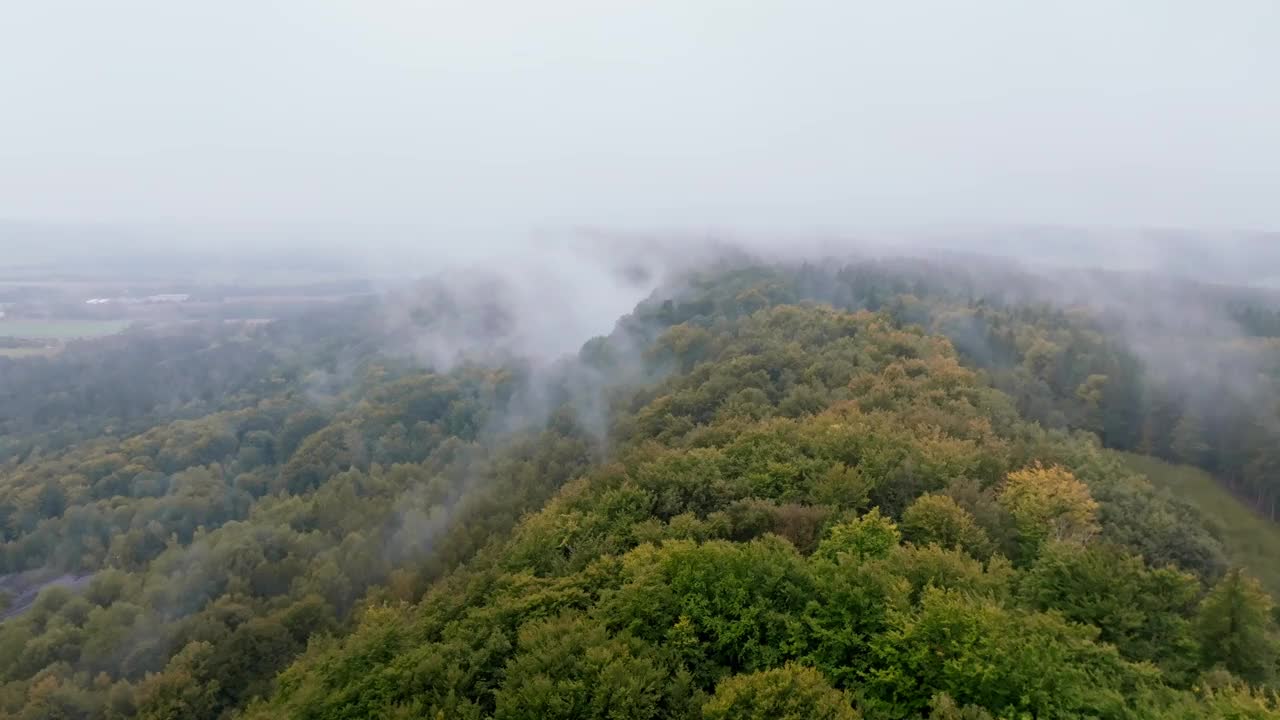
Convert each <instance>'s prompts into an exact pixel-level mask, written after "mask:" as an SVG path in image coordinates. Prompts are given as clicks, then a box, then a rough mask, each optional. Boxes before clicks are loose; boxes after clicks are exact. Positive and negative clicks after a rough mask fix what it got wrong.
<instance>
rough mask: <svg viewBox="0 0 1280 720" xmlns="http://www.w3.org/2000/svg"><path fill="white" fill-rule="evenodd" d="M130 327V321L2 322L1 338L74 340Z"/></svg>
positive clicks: (99, 335) (51, 320)
mask: <svg viewBox="0 0 1280 720" xmlns="http://www.w3.org/2000/svg"><path fill="white" fill-rule="evenodd" d="M128 326H129V321H128V320H58V319H50V320H0V337H16V338H29V339H33V340H72V339H75V338H91V337H102V336H104V335H114V334H115V333H118V332H120V331H121V330H124V329H125V328H126V327H128ZM21 349H25V348H21Z"/></svg>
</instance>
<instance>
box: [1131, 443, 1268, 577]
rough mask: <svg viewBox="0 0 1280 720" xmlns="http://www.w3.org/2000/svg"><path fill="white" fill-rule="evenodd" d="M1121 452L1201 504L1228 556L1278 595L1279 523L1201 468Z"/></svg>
mask: <svg viewBox="0 0 1280 720" xmlns="http://www.w3.org/2000/svg"><path fill="white" fill-rule="evenodd" d="M1121 455H1122V456H1123V457H1124V459H1125V462H1126V463H1127V464H1128V466H1129V467H1130V468H1132V469H1133V470H1134V471H1135V472H1140V473H1142V474H1144V475H1146V476H1147V477H1148V478H1149V479H1150V480H1151V482H1152V483H1153V484H1154V485H1155V486H1156V487H1158V488H1162V489H1165V490H1168V491H1169V492H1171V493H1173V494H1174V495H1176V496H1178V497H1180V498H1183V499H1185V500H1187V501H1188V502H1190V503H1192V504H1193V505H1195V506H1196V507H1198V508H1200V510H1201V511H1202V512H1204V514H1205V515H1207V516H1209V517H1210V518H1211V519H1212V520H1213V522H1214V523H1215V524H1216V525H1217V526H1218V531H1219V532H1220V534H1221V536H1222V540H1223V544H1224V545H1226V549H1227V556H1228V557H1229V558H1230V560H1231V561H1232V562H1233V563H1236V564H1238V565H1240V566H1242V567H1244V568H1246V569H1247V570H1248V571H1249V572H1250V573H1252V574H1253V575H1254V576H1255V577H1257V578H1258V580H1260V581H1261V582H1262V584H1263V585H1264V586H1266V588H1267V590H1268V591H1270V592H1271V594H1272V595H1280V562H1277V561H1278V560H1280V525H1277V524H1276V523H1273V522H1271V521H1270V520H1268V519H1266V518H1265V517H1263V516H1262V515H1259V514H1258V513H1256V512H1254V511H1253V509H1251V508H1249V507H1248V506H1247V505H1245V504H1244V503H1242V502H1240V501H1239V500H1237V499H1236V497H1235V496H1234V495H1232V494H1231V493H1229V492H1227V490H1225V489H1224V488H1223V487H1222V486H1221V485H1219V484H1218V483H1217V482H1215V481H1214V479H1213V478H1212V477H1210V476H1209V474H1208V473H1206V472H1204V471H1203V470H1199V469H1197V468H1193V467H1189V466H1187V465H1172V464H1170V463H1167V462H1164V461H1163V460H1158V459H1156V458H1152V457H1148V456H1146V455H1134V454H1131V453H1121Z"/></svg>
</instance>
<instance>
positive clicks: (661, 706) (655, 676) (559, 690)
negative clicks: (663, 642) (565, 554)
mask: <svg viewBox="0 0 1280 720" xmlns="http://www.w3.org/2000/svg"><path fill="white" fill-rule="evenodd" d="M519 648H520V649H519V651H518V652H517V653H516V655H515V657H513V658H512V659H511V661H510V662H508V663H507V666H506V668H505V670H504V681H503V683H502V687H501V688H500V689H499V690H498V692H497V694H496V696H495V703H496V705H495V708H496V709H495V712H494V718H495V720H522V719H523V718H546V719H547V720H557V719H563V720H589V719H592V718H598V719H599V720H633V719H634V720H641V719H647V718H661V717H670V716H672V715H673V714H676V711H677V710H679V709H681V708H685V706H687V703H688V702H689V692H688V691H689V688H688V686H687V682H682V681H681V679H680V678H676V677H671V676H670V675H669V674H668V672H667V671H666V670H665V669H664V668H663V667H662V665H661V662H660V661H659V660H658V658H657V656H656V654H655V653H654V652H653V651H652V650H651V649H649V648H647V647H646V646H645V645H644V643H641V642H639V641H638V640H635V639H631V638H627V637H619V638H610V637H608V635H607V634H606V632H605V630H604V628H603V627H602V626H600V625H599V624H597V623H593V622H591V621H588V620H585V619H583V618H581V617H573V616H564V617H559V618H555V619H552V620H547V621H544V622H537V623H533V624H530V625H526V626H525V627H523V628H521V630H520V638H519ZM685 709H687V708H685Z"/></svg>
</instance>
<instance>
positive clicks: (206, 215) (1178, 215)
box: [0, 0, 1280, 232]
mask: <svg viewBox="0 0 1280 720" xmlns="http://www.w3.org/2000/svg"><path fill="white" fill-rule="evenodd" d="M0 5H2V9H0V218H7V219H19V220H42V221H68V222H81V221H110V222H173V221H178V222H183V223H205V222H209V223H214V222H216V223H240V222H267V221H269V222H279V223H291V222H308V223H327V222H339V221H341V222H346V223H358V224H360V223H390V224H404V225H411V226H415V227H418V226H420V227H427V228H443V229H486V230H498V231H502V232H508V231H510V232H523V231H527V230H529V229H531V228H548V227H562V226H579V225H591V226H605V227H618V228H682V229H690V228H695V229H696V228H699V227H721V228H725V227H732V228H746V229H761V228H788V229H791V230H804V229H807V228H824V229H839V228H845V227H856V226H863V225H867V224H881V223H891V224H892V223H913V224H918V223H949V222H963V223H989V222H991V223H1028V222H1030V223H1068V224H1073V225H1112V226H1116V225H1122V226H1128V225H1161V226H1188V227H1207V228H1249V229H1267V230H1274V229H1280V2H1277V0H1257V1H1249V0H1223V1H1222V2H1209V1H1207V0H1197V1H1195V2H1179V1H1177V0H1150V1H1146V0H1142V1H1140V0H1125V1H1124V2H1116V1H1115V0H1106V1H1093V0H1072V1H1071V2H1027V1H1026V0H1016V1H1012V0H1011V1H1010V2H994V1H984V0H970V1H969V2H955V1H948V2H936V3H924V2H855V1H853V0H839V1H836V2H806V1H804V0H785V1H778V2H774V1H772V0H749V1H748V0H738V1H735V2H729V1H724V0H644V1H640V0H635V1H633V2H610V1H609V0H582V1H575V2H566V1H557V0H519V1H512V2H486V1H484V0H467V1H465V2H433V1H431V0H417V1H416V2H411V1H408V0H348V1H338V0H213V1H207V2H199V1H197V0H189V1H188V0H154V1H145V2H144V1H141V0H110V1H107V0H80V1H71V0H5V1H4V2H3V3H0Z"/></svg>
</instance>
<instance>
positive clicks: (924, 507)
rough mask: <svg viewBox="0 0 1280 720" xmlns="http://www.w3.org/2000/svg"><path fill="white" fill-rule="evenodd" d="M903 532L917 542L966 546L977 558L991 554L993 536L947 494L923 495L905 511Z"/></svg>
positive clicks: (960, 548)
mask: <svg viewBox="0 0 1280 720" xmlns="http://www.w3.org/2000/svg"><path fill="white" fill-rule="evenodd" d="M899 527H901V529H902V536H903V538H904V539H906V540H909V541H911V542H913V543H915V544H917V545H928V544H930V543H932V544H937V545H941V546H942V547H944V548H947V549H948V550H963V551H965V552H967V553H969V554H970V555H973V556H974V557H977V558H986V557H989V556H990V555H991V552H992V545H991V539H990V538H988V537H987V533H986V532H985V531H984V530H983V529H982V528H981V527H979V526H978V524H977V523H976V522H975V521H974V519H973V515H970V514H969V511H968V510H965V509H964V508H962V507H960V506H959V505H957V504H956V501H955V500H953V499H951V498H950V497H948V496H946V495H923V496H921V497H919V498H917V499H916V501H915V502H913V503H911V505H909V506H908V507H907V509H906V510H905V511H904V512H903V513H902V522H901V524H900V525H899Z"/></svg>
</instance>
